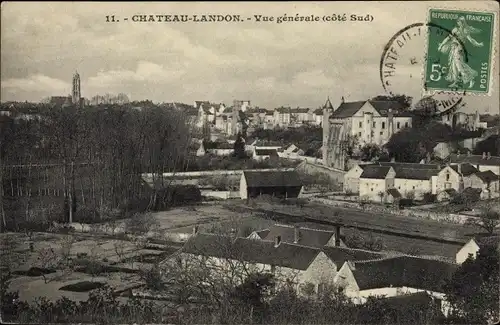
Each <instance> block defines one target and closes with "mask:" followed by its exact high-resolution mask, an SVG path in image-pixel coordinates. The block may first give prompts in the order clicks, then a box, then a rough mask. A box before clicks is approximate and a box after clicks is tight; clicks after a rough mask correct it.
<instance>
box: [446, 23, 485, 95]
mask: <svg viewBox="0 0 500 325" xmlns="http://www.w3.org/2000/svg"><path fill="white" fill-rule="evenodd" d="M479 32H481V30H480V29H478V28H474V27H472V26H469V25H468V24H467V22H466V21H465V17H463V16H461V17H460V18H458V20H457V26H456V27H455V28H453V30H452V32H451V35H448V36H447V37H446V38H445V39H444V40H443V41H442V42H441V44H439V47H438V51H440V52H441V53H444V54H448V65H449V67H448V74H447V75H446V80H447V81H450V82H451V84H450V85H449V87H457V84H460V83H461V84H462V85H464V86H465V85H467V84H469V88H472V87H473V86H474V79H475V78H476V77H477V76H478V72H477V71H476V70H474V69H472V68H471V67H470V66H469V65H468V64H467V63H466V62H465V49H464V48H463V47H464V44H465V42H466V41H469V42H470V43H471V44H472V45H473V46H476V47H481V46H483V42H478V41H476V40H475V39H474V38H472V36H471V34H476V33H479Z"/></svg>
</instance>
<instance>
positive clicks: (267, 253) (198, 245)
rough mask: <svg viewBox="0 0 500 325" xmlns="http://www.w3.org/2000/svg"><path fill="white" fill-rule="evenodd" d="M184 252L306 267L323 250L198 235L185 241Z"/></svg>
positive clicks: (213, 235) (298, 267)
mask: <svg viewBox="0 0 500 325" xmlns="http://www.w3.org/2000/svg"><path fill="white" fill-rule="evenodd" d="M182 252H184V253H189V254H195V255H203V256H211V257H218V258H229V259H234V260H240V261H245V262H250V263H261V264H267V265H275V266H280V267H287V268H291V269H295V270H307V268H308V267H309V265H310V264H311V263H312V261H313V260H314V259H315V258H316V256H318V254H319V253H320V250H319V249H317V248H313V247H306V246H300V245H293V244H288V243H284V242H281V243H280V244H279V245H278V246H277V247H275V244H274V242H272V241H264V240H251V239H248V238H236V239H235V240H233V239H231V238H230V237H227V236H221V235H215V234H197V235H195V236H192V237H191V238H190V239H189V240H188V241H187V242H186V244H185V245H184V247H183V248H182Z"/></svg>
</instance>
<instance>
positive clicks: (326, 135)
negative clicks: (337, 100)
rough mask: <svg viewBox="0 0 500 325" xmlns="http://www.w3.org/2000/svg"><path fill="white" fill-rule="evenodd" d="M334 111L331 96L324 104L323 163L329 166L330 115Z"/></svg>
mask: <svg viewBox="0 0 500 325" xmlns="http://www.w3.org/2000/svg"><path fill="white" fill-rule="evenodd" d="M332 113H333V106H332V102H330V97H328V99H327V100H326V103H325V105H324V106H323V122H322V127H323V147H322V156H323V164H324V165H325V166H328V163H329V159H328V151H329V150H328V147H329V145H330V141H329V140H330V115H331V114H332Z"/></svg>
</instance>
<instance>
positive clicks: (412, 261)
mask: <svg viewBox="0 0 500 325" xmlns="http://www.w3.org/2000/svg"><path fill="white" fill-rule="evenodd" d="M457 269H458V265H457V264H453V263H447V262H443V261H438V260H433V259H425V258H419V257H410V256H397V257H391V258H382V259H376V260H368V261H358V262H351V261H347V262H346V263H344V265H342V267H341V268H340V270H339V271H338V272H337V275H336V276H335V280H334V282H335V284H336V285H337V286H338V287H340V288H342V289H343V292H344V293H345V294H346V296H347V297H350V298H352V299H353V300H354V301H355V302H357V303H364V302H366V300H367V299H368V297H377V296H378V297H394V296H400V295H405V294H409V293H416V292H427V293H428V294H430V295H432V296H434V297H435V298H437V299H439V300H442V301H444V300H445V294H444V289H443V285H444V284H445V281H446V280H447V279H450V278H451V277H452V275H453V273H454V272H455V271H456V270H457Z"/></svg>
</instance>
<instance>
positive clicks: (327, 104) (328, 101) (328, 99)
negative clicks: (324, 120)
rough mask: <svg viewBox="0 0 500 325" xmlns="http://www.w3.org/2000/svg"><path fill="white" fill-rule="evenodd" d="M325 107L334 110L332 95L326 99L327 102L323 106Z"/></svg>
mask: <svg viewBox="0 0 500 325" xmlns="http://www.w3.org/2000/svg"><path fill="white" fill-rule="evenodd" d="M323 108H326V109H329V110H332V111H333V105H332V102H331V101H330V97H328V98H327V99H326V102H325V105H324V106H323Z"/></svg>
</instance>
